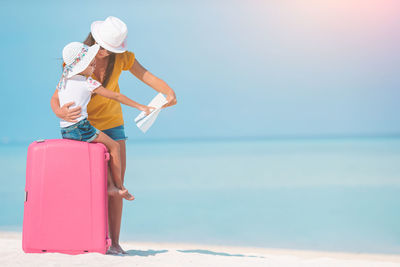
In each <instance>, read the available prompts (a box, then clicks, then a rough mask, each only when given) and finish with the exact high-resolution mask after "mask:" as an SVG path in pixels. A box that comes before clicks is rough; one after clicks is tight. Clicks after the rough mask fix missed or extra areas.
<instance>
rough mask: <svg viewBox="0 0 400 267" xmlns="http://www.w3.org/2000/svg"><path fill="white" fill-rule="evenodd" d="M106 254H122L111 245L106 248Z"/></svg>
mask: <svg viewBox="0 0 400 267" xmlns="http://www.w3.org/2000/svg"><path fill="white" fill-rule="evenodd" d="M106 254H108V255H120V254H122V253H121V252H120V251H119V249H118V247H115V246H111V247H110V248H109V249H108V250H107V252H106Z"/></svg>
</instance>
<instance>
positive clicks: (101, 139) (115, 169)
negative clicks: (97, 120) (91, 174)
mask: <svg viewBox="0 0 400 267" xmlns="http://www.w3.org/2000/svg"><path fill="white" fill-rule="evenodd" d="M93 142H97V143H102V144H104V145H106V147H107V148H108V150H109V151H110V167H111V173H112V178H113V180H114V183H115V185H116V186H117V188H118V189H119V195H121V196H122V197H123V198H125V199H127V200H133V199H134V197H133V196H132V195H131V194H129V192H128V190H126V189H125V188H124V186H123V182H122V179H121V173H122V172H121V154H120V153H121V152H120V145H119V144H118V143H117V142H116V141H114V140H112V139H111V138H110V137H109V136H108V135H106V134H105V133H103V132H100V133H99V135H98V136H97V137H96V139H94V140H93ZM121 201H122V199H121Z"/></svg>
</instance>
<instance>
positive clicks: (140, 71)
mask: <svg viewBox="0 0 400 267" xmlns="http://www.w3.org/2000/svg"><path fill="white" fill-rule="evenodd" d="M129 71H130V72H131V73H132V74H133V75H135V76H136V78H138V79H139V80H141V81H142V82H144V83H145V84H147V85H148V86H150V87H151V88H153V89H154V90H156V91H157V92H160V93H163V94H165V95H166V96H167V101H168V103H167V104H165V105H164V106H163V108H166V107H169V106H173V105H176V103H177V101H176V95H175V92H174V90H172V89H171V87H169V86H168V84H167V83H166V82H164V81H163V80H161V79H160V78H158V77H156V76H154V75H153V74H152V73H151V72H150V71H148V70H147V69H145V68H144V67H143V66H142V65H140V63H139V61H137V59H135V62H133V65H132V67H131V68H130V69H129Z"/></svg>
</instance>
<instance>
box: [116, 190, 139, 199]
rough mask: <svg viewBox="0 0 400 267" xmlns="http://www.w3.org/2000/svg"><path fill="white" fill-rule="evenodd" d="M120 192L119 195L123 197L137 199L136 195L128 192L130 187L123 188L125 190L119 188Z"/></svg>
mask: <svg viewBox="0 0 400 267" xmlns="http://www.w3.org/2000/svg"><path fill="white" fill-rule="evenodd" d="M118 193H119V195H120V196H121V197H123V198H125V199H126V200H134V199H135V197H134V196H132V195H131V194H130V193H129V192H128V189H125V188H124V189H123V190H121V189H120V190H119V191H118Z"/></svg>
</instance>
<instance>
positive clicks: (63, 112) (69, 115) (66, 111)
mask: <svg viewBox="0 0 400 267" xmlns="http://www.w3.org/2000/svg"><path fill="white" fill-rule="evenodd" d="M73 104H74V102H69V103H66V104H64V105H63V106H62V107H60V100H59V98H58V90H56V91H55V92H54V94H53V96H52V97H51V100H50V106H51V109H52V110H53V112H54V114H56V116H57V117H59V118H60V119H63V120H65V121H69V122H76V119H77V118H79V117H80V116H81V107H75V108H71V109H70V108H69V107H70V106H72V105H73Z"/></svg>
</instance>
